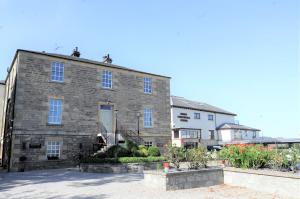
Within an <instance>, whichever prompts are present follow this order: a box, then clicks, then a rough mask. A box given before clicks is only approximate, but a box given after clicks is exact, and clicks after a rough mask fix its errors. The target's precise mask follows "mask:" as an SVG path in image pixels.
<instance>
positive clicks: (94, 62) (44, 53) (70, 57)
mask: <svg viewBox="0 0 300 199" xmlns="http://www.w3.org/2000/svg"><path fill="white" fill-rule="evenodd" d="M19 51H21V52H28V53H34V54H39V55H46V56H51V57H57V58H62V59H67V60H73V61H78V62H83V63H89V64H95V65H101V66H107V67H111V68H117V69H122V70H127V71H133V72H138V73H143V74H148V75H154V76H159V77H165V78H170V77H167V76H163V75H157V74H153V73H147V72H143V71H139V70H135V69H131V68H127V67H123V66H119V65H115V64H110V63H104V62H101V61H94V60H90V59H85V58H81V57H74V56H70V55H62V54H56V53H47V52H44V51H43V52H38V51H32V50H23V49H18V50H17V52H19Z"/></svg>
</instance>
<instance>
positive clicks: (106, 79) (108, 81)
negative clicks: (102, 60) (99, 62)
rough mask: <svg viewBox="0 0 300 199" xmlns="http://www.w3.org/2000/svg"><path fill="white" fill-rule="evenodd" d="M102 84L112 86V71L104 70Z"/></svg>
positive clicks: (107, 86) (104, 86)
mask: <svg viewBox="0 0 300 199" xmlns="http://www.w3.org/2000/svg"><path fill="white" fill-rule="evenodd" d="M101 85H102V87H103V88H112V72H111V71H107V70H104V71H103V72H102V81H101Z"/></svg>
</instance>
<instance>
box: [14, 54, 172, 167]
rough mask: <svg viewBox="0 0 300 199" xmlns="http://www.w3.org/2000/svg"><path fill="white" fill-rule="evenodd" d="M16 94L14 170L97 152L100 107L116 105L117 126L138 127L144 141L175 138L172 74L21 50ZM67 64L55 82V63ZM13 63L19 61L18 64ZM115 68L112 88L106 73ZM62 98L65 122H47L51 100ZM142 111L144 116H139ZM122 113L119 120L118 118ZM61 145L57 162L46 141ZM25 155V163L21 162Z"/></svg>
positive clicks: (62, 163) (68, 162)
mask: <svg viewBox="0 0 300 199" xmlns="http://www.w3.org/2000/svg"><path fill="white" fill-rule="evenodd" d="M14 62H16V63H17V64H16V69H17V72H16V82H17V83H16V94H15V105H14V123H13V132H12V145H11V147H12V148H11V160H10V168H11V170H18V169H19V168H20V167H25V170H31V169H43V168H57V167H62V166H70V165H72V164H73V163H74V159H75V157H76V154H79V153H80V151H83V150H85V152H86V151H88V150H92V144H93V143H95V142H96V140H97V134H98V133H99V131H100V124H99V106H100V105H102V104H103V105H106V104H110V105H111V106H113V109H117V110H118V112H117V114H114V116H113V121H114V124H113V125H112V126H113V127H114V128H116V127H115V126H116V122H115V121H117V129H125V130H132V131H137V123H138V121H137V120H138V119H139V124H140V125H139V126H140V127H139V130H140V137H141V138H142V140H143V141H145V142H151V143H152V144H153V146H158V147H160V149H163V147H164V145H166V144H167V143H169V142H170V141H171V129H170V78H168V77H164V76H159V75H154V74H149V73H144V72H139V71H135V70H131V69H126V68H121V67H115V65H112V64H107V63H102V62H91V61H85V59H81V58H77V57H70V56H60V55H54V54H48V53H39V52H32V51H24V50H18V51H17V53H16V57H15V59H14ZM52 62H61V63H63V64H64V81H63V82H53V81H51V78H50V77H51V63H52ZM13 65H14V64H13ZM103 70H110V71H111V72H112V85H113V86H112V88H111V89H104V88H102V87H101V72H102V71H103ZM144 77H149V78H151V79H152V90H153V91H152V93H151V94H145V93H144V89H143V88H144ZM50 98H57V99H62V101H63V106H62V107H63V108H62V123H61V124H59V125H53V124H48V114H49V99H50ZM148 107H149V108H151V109H152V110H153V118H152V119H153V121H152V122H153V125H152V127H151V128H144V125H143V124H144V123H143V119H144V118H143V110H144V108H148ZM137 113H140V114H141V117H137ZM116 117H117V118H116ZM48 141H58V142H59V143H60V157H59V159H58V160H48V159H47V155H46V153H47V152H46V151H47V142H48ZM22 156H25V157H26V161H24V162H20V157H22Z"/></svg>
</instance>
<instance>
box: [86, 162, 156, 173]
mask: <svg viewBox="0 0 300 199" xmlns="http://www.w3.org/2000/svg"><path fill="white" fill-rule="evenodd" d="M157 167H159V168H162V163H161V162H150V163H127V164H91V163H82V164H80V171H81V172H90V173H143V171H144V170H155V169H157Z"/></svg>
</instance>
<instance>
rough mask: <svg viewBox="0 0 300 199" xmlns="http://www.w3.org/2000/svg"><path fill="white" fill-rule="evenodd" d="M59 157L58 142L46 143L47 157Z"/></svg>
mask: <svg viewBox="0 0 300 199" xmlns="http://www.w3.org/2000/svg"><path fill="white" fill-rule="evenodd" d="M59 156H60V143H59V142H58V141H48V142H47V157H48V158H49V157H50V158H59Z"/></svg>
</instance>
